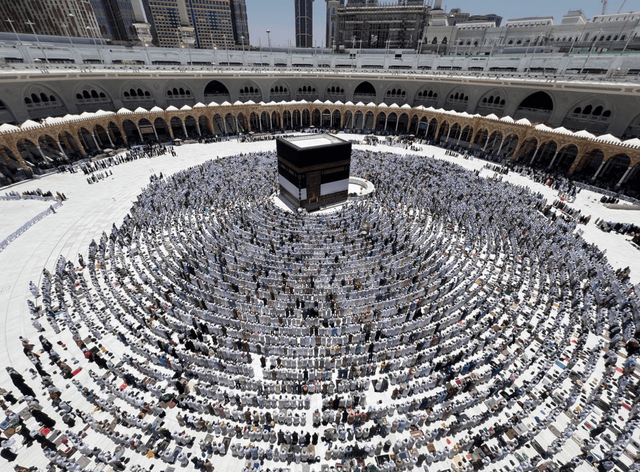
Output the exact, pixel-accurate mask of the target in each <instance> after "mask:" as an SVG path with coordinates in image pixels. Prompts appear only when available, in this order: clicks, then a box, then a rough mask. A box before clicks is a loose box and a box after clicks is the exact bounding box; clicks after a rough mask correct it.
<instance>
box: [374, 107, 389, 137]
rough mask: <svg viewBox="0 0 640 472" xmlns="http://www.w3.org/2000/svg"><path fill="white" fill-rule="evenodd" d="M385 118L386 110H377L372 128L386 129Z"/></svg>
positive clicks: (379, 130) (386, 117) (386, 115)
mask: <svg viewBox="0 0 640 472" xmlns="http://www.w3.org/2000/svg"><path fill="white" fill-rule="evenodd" d="M387 119H388V114H387V112H384V111H381V112H378V114H377V115H376V119H375V125H374V130H375V131H376V132H384V131H386V129H385V126H386V122H387Z"/></svg>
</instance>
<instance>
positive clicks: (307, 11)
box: [294, 0, 313, 48]
mask: <svg viewBox="0 0 640 472" xmlns="http://www.w3.org/2000/svg"><path fill="white" fill-rule="evenodd" d="M294 1H295V17H296V47H298V48H312V47H313V0H294Z"/></svg>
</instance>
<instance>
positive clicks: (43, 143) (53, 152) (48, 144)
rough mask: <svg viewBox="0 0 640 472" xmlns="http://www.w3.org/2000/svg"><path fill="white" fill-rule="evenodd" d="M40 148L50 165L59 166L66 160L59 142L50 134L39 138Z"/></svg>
mask: <svg viewBox="0 0 640 472" xmlns="http://www.w3.org/2000/svg"><path fill="white" fill-rule="evenodd" d="M38 146H39V147H40V150H41V153H42V154H44V156H45V160H46V161H47V164H49V165H52V164H53V165H59V164H61V163H62V161H63V160H65V156H64V155H63V153H62V151H60V148H59V147H58V142H57V141H56V140H55V139H54V138H53V137H52V136H51V135H49V134H41V135H40V136H38Z"/></svg>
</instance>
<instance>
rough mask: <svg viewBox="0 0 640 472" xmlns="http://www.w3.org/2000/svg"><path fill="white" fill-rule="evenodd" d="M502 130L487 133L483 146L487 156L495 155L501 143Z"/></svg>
mask: <svg viewBox="0 0 640 472" xmlns="http://www.w3.org/2000/svg"><path fill="white" fill-rule="evenodd" d="M502 137H503V134H502V131H500V130H493V131H491V132H490V133H489V137H488V138H487V141H486V142H485V144H484V146H483V148H482V149H483V151H484V152H485V153H486V154H487V155H489V156H495V155H497V153H498V150H499V149H500V144H501V143H502Z"/></svg>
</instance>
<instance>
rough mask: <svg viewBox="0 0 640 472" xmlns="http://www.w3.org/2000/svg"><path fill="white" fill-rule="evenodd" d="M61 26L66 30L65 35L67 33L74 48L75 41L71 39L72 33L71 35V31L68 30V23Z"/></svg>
mask: <svg viewBox="0 0 640 472" xmlns="http://www.w3.org/2000/svg"><path fill="white" fill-rule="evenodd" d="M60 26H62V28H63V29H64V31H65V33H67V36H68V38H69V42H70V43H71V45H72V46H73V39H71V33H69V29H68V28H67V24H66V23H60Z"/></svg>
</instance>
